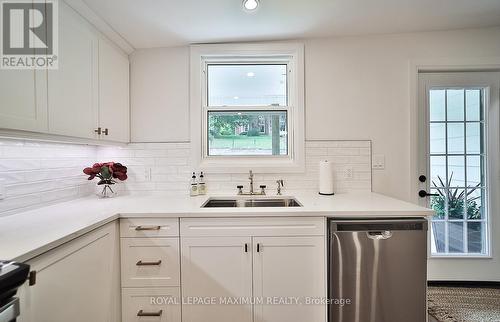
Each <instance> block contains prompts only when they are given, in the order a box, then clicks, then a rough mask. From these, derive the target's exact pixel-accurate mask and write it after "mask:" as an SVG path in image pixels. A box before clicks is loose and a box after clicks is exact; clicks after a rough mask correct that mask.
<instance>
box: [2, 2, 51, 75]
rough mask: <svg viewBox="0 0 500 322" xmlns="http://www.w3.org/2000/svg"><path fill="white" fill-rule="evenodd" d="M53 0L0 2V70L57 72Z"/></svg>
mask: <svg viewBox="0 0 500 322" xmlns="http://www.w3.org/2000/svg"><path fill="white" fill-rule="evenodd" d="M57 9H58V8H57V2H56V0H47V1H43V0H36V1H26V0H25V1H19V0H18V1H16V0H4V1H2V2H1V19H2V23H1V28H2V30H1V33H0V35H1V40H2V44H1V57H0V58H1V60H0V68H2V69H57V67H58V66H57V62H58V60H57V49H58V48H57V47H58V46H57V45H58V41H57V40H58V39H57V29H58V28H57V26H58V25H57V17H58V12H57Z"/></svg>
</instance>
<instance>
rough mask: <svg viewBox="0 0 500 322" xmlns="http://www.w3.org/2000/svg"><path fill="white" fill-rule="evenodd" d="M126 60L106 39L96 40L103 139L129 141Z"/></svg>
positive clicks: (100, 123)
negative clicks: (105, 131) (105, 132)
mask: <svg viewBox="0 0 500 322" xmlns="http://www.w3.org/2000/svg"><path fill="white" fill-rule="evenodd" d="M129 117H130V108H129V61H128V57H127V56H125V54H123V53H122V52H120V51H119V50H118V49H117V48H115V47H114V46H113V45H112V44H110V43H109V42H108V41H106V40H103V39H100V40H99V126H100V127H101V128H103V129H107V130H108V131H107V134H103V135H102V136H101V138H102V139H104V140H109V141H117V142H125V143H127V142H129V141H130V134H129V131H130V121H129Z"/></svg>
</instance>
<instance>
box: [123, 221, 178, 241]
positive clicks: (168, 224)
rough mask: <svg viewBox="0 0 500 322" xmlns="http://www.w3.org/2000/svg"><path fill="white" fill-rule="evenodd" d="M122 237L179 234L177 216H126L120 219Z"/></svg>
mask: <svg viewBox="0 0 500 322" xmlns="http://www.w3.org/2000/svg"><path fill="white" fill-rule="evenodd" d="M120 236H121V237H170V236H179V219H177V218H126V219H120Z"/></svg>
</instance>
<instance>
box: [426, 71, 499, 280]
mask: <svg viewBox="0 0 500 322" xmlns="http://www.w3.org/2000/svg"><path fill="white" fill-rule="evenodd" d="M499 88H500V73H498V72H464V73H458V72H456V73H455V72H450V73H421V74H420V75H419V123H420V131H419V132H420V133H419V139H420V153H419V156H420V160H419V168H420V173H419V176H420V177H419V185H420V187H419V188H420V192H419V194H420V196H421V198H420V200H421V203H422V205H425V206H429V207H431V208H433V209H434V210H435V212H436V214H435V216H434V217H433V218H432V220H431V225H430V229H429V232H430V234H429V245H430V249H429V256H430V260H429V279H431V280H500V261H499V254H498V249H499V248H500V222H499V221H500V213H499V210H500V207H499V203H498V201H499V200H498V199H499V198H498V196H499V195H500V194H499V192H500V190H499V180H500V175H499V167H498V165H499V118H500V116H499V115H500V113H499Z"/></svg>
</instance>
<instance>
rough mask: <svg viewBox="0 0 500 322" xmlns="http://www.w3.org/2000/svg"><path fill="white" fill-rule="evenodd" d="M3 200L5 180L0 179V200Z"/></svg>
mask: <svg viewBox="0 0 500 322" xmlns="http://www.w3.org/2000/svg"><path fill="white" fill-rule="evenodd" d="M4 199H5V179H0V200H4Z"/></svg>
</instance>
